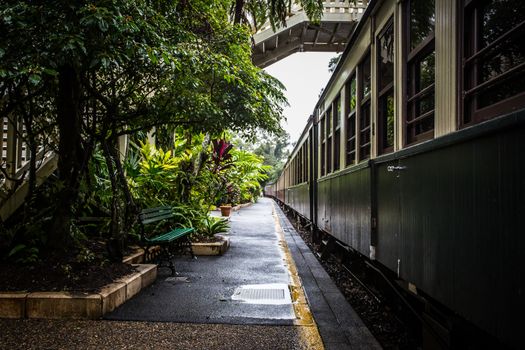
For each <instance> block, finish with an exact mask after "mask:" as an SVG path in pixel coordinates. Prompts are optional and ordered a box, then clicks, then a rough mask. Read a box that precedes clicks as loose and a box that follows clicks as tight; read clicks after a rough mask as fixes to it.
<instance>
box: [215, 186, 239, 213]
mask: <svg viewBox="0 0 525 350" xmlns="http://www.w3.org/2000/svg"><path fill="white" fill-rule="evenodd" d="M239 196H240V192H239V189H238V187H237V186H235V185H234V184H232V183H228V184H226V185H225V186H224V187H223V189H222V191H221V195H220V197H219V208H220V209H221V215H222V216H230V213H231V210H232V205H233V204H235V203H237V202H238V200H239Z"/></svg>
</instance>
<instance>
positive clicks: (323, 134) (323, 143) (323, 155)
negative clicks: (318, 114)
mask: <svg viewBox="0 0 525 350" xmlns="http://www.w3.org/2000/svg"><path fill="white" fill-rule="evenodd" d="M319 124H321V176H324V175H325V174H326V167H325V165H326V132H325V120H324V116H323V117H322V118H321V121H320V123H319Z"/></svg>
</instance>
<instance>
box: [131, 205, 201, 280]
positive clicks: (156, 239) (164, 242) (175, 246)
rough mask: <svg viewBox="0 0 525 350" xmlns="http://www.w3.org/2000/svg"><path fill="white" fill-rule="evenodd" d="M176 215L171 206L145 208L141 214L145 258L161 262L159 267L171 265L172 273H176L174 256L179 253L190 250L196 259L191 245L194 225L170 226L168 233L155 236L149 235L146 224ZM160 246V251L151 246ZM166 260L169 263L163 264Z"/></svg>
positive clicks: (156, 222) (158, 222)
mask: <svg viewBox="0 0 525 350" xmlns="http://www.w3.org/2000/svg"><path fill="white" fill-rule="evenodd" d="M174 216H175V214H174V213H173V210H172V208H171V207H156V208H149V209H144V210H142V211H141V212H140V214H139V222H140V227H141V229H140V235H141V239H142V243H143V245H144V260H145V261H153V260H156V262H157V263H158V264H159V267H169V268H170V270H171V275H172V276H174V275H175V265H174V264H173V258H174V256H175V254H177V253H179V252H180V253H184V252H188V253H190V254H191V257H192V258H194V259H195V255H194V254H193V249H192V247H191V239H190V234H191V233H192V232H193V231H194V229H193V228H192V227H179V228H173V227H171V226H170V227H169V231H168V232H166V233H162V234H158V235H155V236H148V235H147V234H146V228H145V227H146V226H147V225H151V224H157V225H158V224H161V223H162V222H163V221H164V222H166V221H169V220H170V219H172V218H173V217H174ZM153 231H155V230H153ZM153 246H159V247H160V251H158V252H153V251H150V248H151V247H153ZM163 262H166V263H167V265H163Z"/></svg>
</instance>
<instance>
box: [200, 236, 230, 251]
mask: <svg viewBox="0 0 525 350" xmlns="http://www.w3.org/2000/svg"><path fill="white" fill-rule="evenodd" d="M220 237H221V238H222V239H223V240H222V241H221V242H211V243H192V244H191V247H192V249H193V254H195V255H199V256H210V255H223V254H224V253H226V251H227V250H228V248H229V247H230V239H229V238H227V237H222V236H220Z"/></svg>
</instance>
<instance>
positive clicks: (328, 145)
mask: <svg viewBox="0 0 525 350" xmlns="http://www.w3.org/2000/svg"><path fill="white" fill-rule="evenodd" d="M325 121H326V173H327V174H330V173H331V172H332V136H333V130H332V129H333V123H332V108H331V107H330V108H329V109H328V110H327V111H326V117H325Z"/></svg>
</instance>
